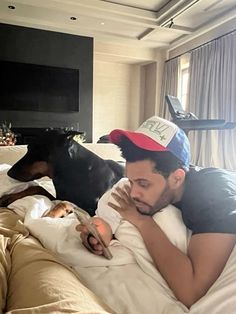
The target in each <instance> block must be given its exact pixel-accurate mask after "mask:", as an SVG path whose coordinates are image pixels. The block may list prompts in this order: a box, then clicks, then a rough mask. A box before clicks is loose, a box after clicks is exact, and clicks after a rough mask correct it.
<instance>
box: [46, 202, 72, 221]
mask: <svg viewBox="0 0 236 314" xmlns="http://www.w3.org/2000/svg"><path fill="white" fill-rule="evenodd" d="M73 208H74V206H73V204H72V203H70V202H67V201H60V202H59V203H57V204H56V205H55V206H54V207H52V208H50V209H48V210H46V212H45V213H44V214H43V215H42V217H51V218H64V217H66V216H68V215H69V214H71V213H73Z"/></svg>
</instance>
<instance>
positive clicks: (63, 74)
mask: <svg viewBox="0 0 236 314" xmlns="http://www.w3.org/2000/svg"><path fill="white" fill-rule="evenodd" d="M0 78H1V82H2V83H1V84H0V110H17V111H19V110H20V111H26V110H27V111H45V112H78V111H79V70H78V69H69V68H60V67H54V66H45V65H37V64H29V63H27V64H26V63H19V62H9V61H0Z"/></svg>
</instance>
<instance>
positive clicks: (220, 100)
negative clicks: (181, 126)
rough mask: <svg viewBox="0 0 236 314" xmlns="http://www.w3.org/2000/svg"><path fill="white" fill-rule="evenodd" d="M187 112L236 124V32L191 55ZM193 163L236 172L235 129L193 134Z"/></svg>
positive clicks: (191, 137)
mask: <svg viewBox="0 0 236 314" xmlns="http://www.w3.org/2000/svg"><path fill="white" fill-rule="evenodd" d="M189 81H190V83H189V99H188V104H189V108H188V110H189V111H191V112H193V113H194V114H196V115H197V116H198V117H199V118H202V119H225V120H226V121H231V122H235V121H236V32H234V33H231V34H228V35H225V36H223V37H221V38H219V39H216V40H214V41H212V42H210V43H208V44H206V45H204V46H202V47H200V48H198V49H195V50H193V51H192V52H191V56H190V77H189ZM189 139H190V142H191V148H192V156H193V157H192V162H193V163H194V164H197V165H199V166H204V167H208V166H215V167H221V168H226V169H233V170H236V129H234V130H221V131H218V130H212V131H191V132H190V133H189Z"/></svg>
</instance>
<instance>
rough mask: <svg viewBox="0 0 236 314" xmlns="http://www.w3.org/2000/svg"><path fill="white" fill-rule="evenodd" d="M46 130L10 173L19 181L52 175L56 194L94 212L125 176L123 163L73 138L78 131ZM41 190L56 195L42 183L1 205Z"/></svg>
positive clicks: (0, 200) (5, 199)
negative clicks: (102, 155)
mask: <svg viewBox="0 0 236 314" xmlns="http://www.w3.org/2000/svg"><path fill="white" fill-rule="evenodd" d="M71 133H72V132H58V131H56V130H51V131H46V132H45V133H43V134H42V135H41V136H39V137H38V138H37V139H36V140H35V141H34V142H33V143H32V144H29V145H28V151H27V153H26V154H25V156H23V157H22V158H21V159H20V160H19V161H18V162H16V163H15V164H14V165H13V166H12V168H11V169H10V170H9V171H8V175H9V176H10V177H12V178H14V179H17V180H19V181H31V180H35V179H39V178H41V177H43V176H48V177H50V178H51V179H52V181H53V184H54V187H55V190H56V198H57V199H60V200H67V201H71V202H73V203H75V204H76V205H78V206H79V207H81V208H83V209H84V210H86V211H87V212H88V213H89V214H90V215H94V213H95V209H96V205H97V202H98V200H99V198H100V197H101V196H102V195H103V194H104V193H105V192H106V191H107V190H108V189H109V188H111V187H112V186H113V184H114V183H116V182H117V181H118V180H119V179H121V178H122V177H123V173H124V167H123V165H121V164H119V163H117V162H115V161H113V160H104V159H102V158H100V157H99V156H97V155H96V154H94V153H93V152H91V151H90V150H88V149H86V148H85V147H84V146H82V145H80V144H79V143H78V142H77V141H75V140H74V139H73V137H74V135H75V132H73V134H71ZM34 194H41V195H46V196H48V197H49V198H50V199H55V198H54V197H53V196H52V195H51V194H49V193H48V192H47V191H46V190H44V189H43V188H42V187H40V186H31V187H29V188H28V189H27V190H24V191H22V192H19V193H15V194H11V195H4V196H3V197H2V198H0V206H7V205H9V204H10V203H12V202H13V201H15V200H16V199H18V198H21V197H23V196H26V195H34Z"/></svg>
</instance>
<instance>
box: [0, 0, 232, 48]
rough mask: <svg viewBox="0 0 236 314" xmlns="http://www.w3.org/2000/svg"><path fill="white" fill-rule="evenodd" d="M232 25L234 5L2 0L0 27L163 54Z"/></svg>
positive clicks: (190, 0)
mask: <svg viewBox="0 0 236 314" xmlns="http://www.w3.org/2000/svg"><path fill="white" fill-rule="evenodd" d="M233 20H234V21H236V2H235V0H182V1H181V0H127V1H106V0H11V1H9V0H1V1H0V22H1V23H8V24H14V25H21V26H27V27H34V28H40V29H48V30H53V31H59V32H66V33H71V34H77V35H82V36H90V37H94V38H95V42H99V43H100V42H101V43H113V44H119V45H124V46H129V47H132V48H133V49H137V48H138V47H140V48H162V49H168V48H171V47H172V48H173V47H177V46H178V45H180V44H182V43H184V42H187V41H189V40H191V39H192V38H194V37H196V36H197V35H199V34H200V35H201V34H204V33H206V32H208V31H209V30H212V29H214V28H216V27H218V26H219V25H222V24H224V23H227V22H229V21H233Z"/></svg>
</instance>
